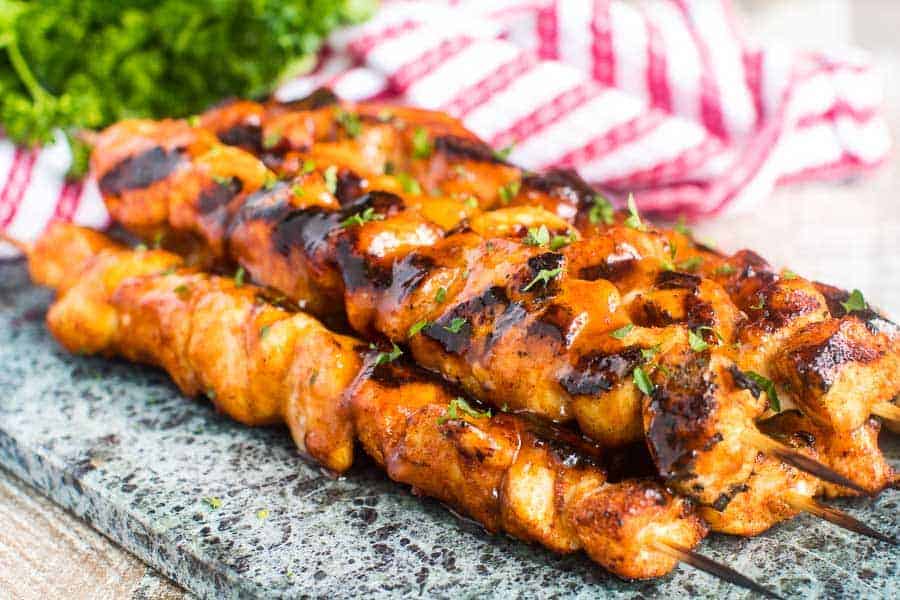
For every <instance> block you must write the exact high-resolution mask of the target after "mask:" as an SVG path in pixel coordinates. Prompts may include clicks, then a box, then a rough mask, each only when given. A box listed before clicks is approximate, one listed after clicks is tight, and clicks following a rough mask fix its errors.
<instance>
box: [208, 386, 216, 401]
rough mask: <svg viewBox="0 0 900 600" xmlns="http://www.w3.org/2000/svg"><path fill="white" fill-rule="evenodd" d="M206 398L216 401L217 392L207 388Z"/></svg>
mask: <svg viewBox="0 0 900 600" xmlns="http://www.w3.org/2000/svg"><path fill="white" fill-rule="evenodd" d="M206 397H207V398H209V399H210V400H215V399H216V390H214V389H212V388H207V389H206Z"/></svg>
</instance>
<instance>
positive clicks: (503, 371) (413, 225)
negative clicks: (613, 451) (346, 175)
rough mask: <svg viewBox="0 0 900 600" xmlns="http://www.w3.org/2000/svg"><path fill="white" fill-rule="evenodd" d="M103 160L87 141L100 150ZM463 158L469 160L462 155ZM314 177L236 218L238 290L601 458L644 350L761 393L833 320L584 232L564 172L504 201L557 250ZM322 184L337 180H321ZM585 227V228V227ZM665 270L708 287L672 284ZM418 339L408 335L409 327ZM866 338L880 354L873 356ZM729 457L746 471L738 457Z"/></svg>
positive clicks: (492, 222)
mask: <svg viewBox="0 0 900 600" xmlns="http://www.w3.org/2000/svg"><path fill="white" fill-rule="evenodd" d="M320 113H321V111H320ZM320 113H317V118H319V119H321V118H322V117H321V114H320ZM314 130H315V129H314ZM329 135H331V134H329ZM311 139H312V141H310V143H311V144H313V147H315V143H314V141H315V140H314V139H313V138H311ZM103 148H104V145H103V144H102V143H101V145H100V147H99V148H98V152H101V153H102V152H103V151H104V150H103ZM435 148H437V144H435ZM438 154H439V153H438V152H437V151H434V152H433V154H432V158H431V159H430V161H431V162H434V161H436V160H438V159H437V158H434V157H435V156H436V155H438ZM416 160H419V159H416ZM467 160H470V162H471V156H470V157H469V158H467ZM456 166H459V165H456ZM316 177H321V176H320V175H318V173H317V172H316V171H315V170H314V171H313V172H312V173H307V174H303V175H301V177H300V179H297V180H295V182H294V183H293V184H278V185H276V187H275V188H273V189H271V190H268V191H265V192H260V193H259V194H255V195H253V196H252V197H250V198H248V199H246V201H245V202H244V203H242V204H241V203H235V206H236V208H235V209H234V211H233V212H234V213H235V218H234V219H233V220H232V221H231V223H230V225H229V227H228V228H227V230H228V235H227V236H226V243H225V244H223V245H224V246H226V247H227V248H228V249H229V252H230V253H231V256H232V258H233V259H234V260H235V261H236V262H239V263H241V264H242V265H243V266H245V267H246V268H247V269H248V271H249V272H250V273H251V274H252V275H253V277H254V279H256V280H257V281H260V282H261V283H265V284H268V285H271V286H273V287H275V288H277V289H279V290H281V291H282V292H284V293H286V294H288V295H289V296H291V297H293V298H294V299H297V300H300V301H302V302H305V306H307V307H308V308H310V309H311V310H317V309H321V308H322V307H327V308H326V309H325V310H328V309H331V310H335V309H336V308H337V307H339V306H340V305H341V299H342V298H341V297H342V296H343V299H344V303H343V304H344V305H345V307H346V309H347V313H348V316H349V319H350V322H351V324H353V325H354V327H355V328H356V329H357V330H358V331H361V332H364V333H366V334H372V333H374V332H381V333H384V334H386V335H388V337H390V338H391V339H393V340H394V341H397V342H404V341H408V342H409V343H410V344H411V347H412V350H413V355H414V356H415V358H416V360H418V361H419V362H420V363H422V364H423V365H425V366H427V367H429V368H432V369H435V370H439V371H440V372H441V373H443V374H444V375H445V376H447V377H450V378H452V379H455V380H457V381H459V382H460V383H462V384H463V385H464V387H466V389H467V390H469V391H470V392H471V393H473V394H475V395H478V396H479V397H484V398H486V399H487V400H488V401H491V402H492V403H494V404H495V405H499V406H502V404H500V403H501V402H502V403H503V404H507V405H508V406H509V407H511V408H513V409H515V410H528V411H533V412H537V413H539V414H542V415H544V416H547V417H549V418H553V419H557V420H568V419H572V418H575V419H576V420H577V421H578V423H579V425H580V426H581V427H582V429H583V430H584V431H585V432H586V433H588V434H589V435H590V436H592V437H594V438H595V439H597V440H598V441H600V442H602V443H604V444H607V445H616V444H623V443H627V442H631V441H634V440H636V439H640V437H641V435H642V432H643V431H644V429H643V428H642V426H641V425H642V423H641V414H642V411H643V412H646V411H647V410H650V409H652V407H653V403H652V402H650V400H648V399H642V396H641V395H640V394H639V393H638V391H637V389H636V388H635V386H634V385H633V383H632V381H631V378H630V377H629V375H630V374H631V373H632V371H633V369H634V368H635V367H637V366H639V365H641V364H642V363H646V362H649V363H650V364H649V365H647V368H648V369H652V368H654V367H653V363H652V356H654V355H656V354H657V353H659V352H660V350H666V351H667V350H669V349H671V348H673V347H678V348H680V350H681V354H680V355H681V356H689V355H690V354H689V353H688V352H687V351H686V350H685V349H686V348H687V347H688V342H689V341H690V338H691V336H696V337H701V338H706V340H705V341H703V342H702V343H704V344H707V345H710V344H712V345H719V346H722V347H721V348H718V349H717V352H718V355H719V356H720V357H721V360H723V361H731V362H733V363H735V365H737V367H738V370H739V371H740V372H741V373H743V372H744V371H754V372H756V373H760V374H762V375H763V376H766V377H771V378H775V379H777V373H778V372H776V371H775V370H774V369H772V365H774V363H775V361H776V359H777V356H778V352H779V350H780V349H781V348H782V347H783V346H784V344H785V343H786V342H787V340H789V339H790V338H792V336H794V335H797V334H798V332H799V331H800V330H801V329H802V328H803V327H805V326H807V325H810V324H812V323H816V322H820V321H825V320H827V319H829V318H831V316H830V315H831V314H834V313H832V310H833V309H832V308H831V307H830V306H829V305H828V302H827V299H826V298H825V297H824V295H823V294H822V293H820V292H819V291H818V288H817V287H816V286H814V285H812V284H810V283H809V282H806V281H805V280H801V279H799V278H794V279H788V278H781V277H779V276H778V275H777V274H775V273H773V272H772V270H771V269H770V268H768V266H767V265H765V263H764V261H761V259H758V257H755V256H754V255H752V253H746V252H744V253H738V254H737V255H735V256H734V257H731V258H725V257H717V256H715V255H713V254H711V253H710V252H707V251H704V250H702V249H698V248H697V247H696V245H694V244H693V243H692V242H690V240H689V239H687V238H686V237H684V236H681V235H680V234H677V233H674V232H662V231H658V230H654V229H650V228H648V227H646V226H645V225H643V224H640V223H638V224H634V223H633V222H632V223H630V225H631V226H630V227H629V226H625V225H623V220H624V219H623V216H621V215H620V216H610V215H608V214H605V213H601V215H600V218H599V219H591V216H592V215H591V211H590V210H588V211H585V208H586V207H588V206H589V204H588V203H589V199H588V198H587V194H589V193H591V192H590V188H589V187H588V186H586V184H583V182H580V180H578V179H577V177H575V176H574V175H572V174H560V173H553V174H548V175H546V176H532V177H528V178H525V179H524V180H523V182H524V184H523V186H522V187H523V188H524V192H522V191H520V192H519V193H518V194H516V195H515V197H514V198H513V199H512V204H519V203H520V202H529V203H532V202H533V203H536V204H538V205H541V206H548V207H551V208H552V207H554V206H555V207H556V208H555V212H556V214H557V215H559V214H561V213H564V212H565V211H563V210H561V209H560V208H559V207H562V206H568V207H569V209H568V213H567V214H568V216H569V217H570V219H571V220H572V221H573V222H575V223H576V224H580V228H581V231H582V232H584V233H586V234H587V235H588V238H587V239H586V240H585V241H583V242H575V243H572V244H570V245H569V246H567V247H565V248H562V249H561V250H559V251H557V252H553V251H548V249H546V248H540V247H536V246H529V245H527V244H525V245H523V244H521V243H517V242H514V241H510V240H498V239H492V236H495V235H507V236H510V237H513V238H515V237H516V236H522V235H523V234H524V233H525V231H526V230H527V226H525V225H523V224H522V222H525V223H526V224H527V225H531V226H536V225H537V224H538V223H543V224H545V225H547V226H548V227H550V228H554V229H553V233H560V234H566V233H567V232H566V230H565V229H564V228H565V227H566V223H565V222H564V221H561V220H560V219H559V217H558V216H553V215H550V214H549V213H548V212H546V211H537V210H536V209H535V208H534V207H531V206H528V207H525V206H516V207H514V208H508V209H502V210H499V211H495V212H489V213H481V214H478V213H474V214H471V215H469V216H470V219H469V227H468V230H465V229H464V230H461V231H460V232H459V233H455V234H452V235H446V231H447V229H449V228H451V227H452V226H453V225H454V224H456V223H458V222H460V220H461V219H462V218H463V217H464V216H467V215H466V213H465V212H464V211H463V210H461V206H462V204H463V203H461V202H459V201H455V202H453V201H450V200H447V199H432V198H423V197H416V196H415V194H412V195H409V194H407V196H406V197H401V196H398V195H395V194H391V193H386V192H374V191H373V192H369V193H367V194H365V195H363V196H358V197H354V196H353V194H355V193H359V191H360V190H361V189H362V188H361V187H360V185H361V184H360V180H359V179H358V178H356V179H352V178H351V180H352V185H348V187H347V190H348V191H347V192H346V194H347V195H344V194H343V193H342V192H343V188H342V187H341V186H340V184H339V182H340V181H342V179H338V180H337V182H333V183H334V185H333V186H332V187H333V188H334V191H335V192H336V196H337V200H338V201H337V202H331V199H329V202H326V203H321V202H318V200H317V199H318V198H320V197H321V196H322V194H321V193H318V192H316V190H317V188H316V184H317V183H318V182H321V181H323V179H315V178H316ZM332 177H333V178H335V177H337V175H336V172H335V171H333V172H332ZM383 179H384V178H383ZM307 188H309V189H310V190H312V193H308V191H307ZM298 189H299V190H300V192H301V193H299V194H298V193H297V190H298ZM307 195H310V196H312V198H313V200H312V201H310V200H307V199H306V196H307ZM540 198H543V199H544V200H541V199H540ZM547 199H552V200H553V202H555V203H556V204H555V205H554V204H553V203H552V202H550V201H548V200H547ZM573 199H574V200H573ZM448 202H450V204H448ZM338 203H340V204H342V205H343V207H342V209H341V210H337V208H336V205H337V204H338ZM595 206H596V205H595ZM114 215H115V213H114ZM594 220H595V221H597V223H591V221H594ZM517 221H518V222H517ZM126 225H127V223H126ZM560 227H562V229H560ZM548 233H549V232H548ZM478 234H480V235H478ZM442 236H443V237H442ZM545 243H546V242H545ZM673 249H674V251H673ZM682 257H684V258H683V259H682ZM676 259H678V261H677V262H675V263H674V264H673V261H675V260H676ZM697 261H700V262H699V264H698V262H697ZM675 267H681V268H683V269H695V270H698V271H699V272H701V273H703V274H704V275H706V276H707V277H706V278H704V277H699V276H698V275H695V274H691V273H684V272H678V271H673V270H671V269H673V268H675ZM551 275H552V276H551ZM542 278H543V279H542ZM439 300H440V301H439ZM748 315H749V316H748ZM853 318H858V315H853ZM423 323H427V325H426V326H424V328H420V327H418V326H417V325H418V324H423ZM454 323H456V325H454ZM629 327H630V328H631V329H628V328H629ZM416 329H421V333H420V334H419V335H416V336H411V335H409V332H410V331H415V330H416ZM626 330H627V331H626ZM617 332H621V334H620V333H617ZM869 334H870V338H869V339H868V340H866V343H867V344H868V346H870V347H876V348H877V352H879V353H880V354H881V355H884V356H886V357H887V358H886V359H885V360H883V361H881V362H880V363H879V364H882V363H883V364H888V363H890V361H891V360H892V359H891V358H890V357H891V356H893V357H894V359H895V358H896V355H897V340H896V339H895V338H894V337H891V336H890V335H889V334H887V333H883V332H877V331H870V332H869ZM877 336H883V338H882V339H880V340H874V339H873V338H874V337H877ZM732 344H737V347H736V349H735V348H734V347H732ZM694 345H696V343H695V344H694ZM525 374H528V375H527V376H526V375H525ZM782 380H783V378H782ZM898 385H900V383H897V382H891V381H884V382H883V383H881V384H879V385H878V386H876V387H877V389H871V388H870V389H859V390H858V391H859V392H860V393H859V394H858V395H855V396H853V397H846V396H845V397H843V398H842V401H843V402H844V403H846V402H850V401H855V402H857V403H858V404H860V405H862V406H871V405H872V404H873V403H874V402H876V401H878V400H879V399H880V398H883V397H885V396H886V395H887V397H890V394H891V392H892V391H895V389H896V388H897V386H898ZM783 393H784V394H785V395H786V396H789V395H790V394H793V393H795V392H793V390H792V392H791V393H787V392H785V391H783ZM797 393H801V394H802V391H798V392H797ZM751 395H752V394H751ZM756 396H759V390H756ZM729 397H732V398H742V397H744V398H746V397H748V394H746V393H744V394H743V395H742V394H740V393H738V394H732V395H730V396H729ZM851 398H852V399H851ZM642 403H643V404H646V405H647V408H642ZM709 406H710V409H709V410H710V411H712V412H716V411H721V410H723V409H721V408H718V407H719V406H720V405H719V404H710V405H709ZM748 406H751V407H752V408H751V409H750V410H749V411H745V410H743V409H739V410H735V411H733V415H732V416H736V415H741V416H742V417H743V418H744V419H745V421H743V424H741V425H740V426H739V425H738V424H737V422H735V423H733V424H732V425H731V426H730V427H731V431H732V434H733V435H731V436H730V437H731V438H733V439H732V443H734V444H736V443H737V440H738V439H739V435H738V432H739V430H740V428H741V427H743V428H747V427H752V419H753V418H756V417H758V416H761V414H762V413H763V411H764V410H765V406H764V405H759V404H758V403H753V402H749V403H748ZM868 412H870V411H869V410H868V409H866V408H863V409H858V410H856V411H855V413H856V414H859V413H864V414H866V415H867V414H868ZM648 418H649V421H647V422H645V423H644V425H645V426H651V425H652V422H651V421H652V420H653V419H663V420H665V419H666V418H667V417H666V413H665V411H662V412H659V411H658V410H656V409H653V410H652V411H651V412H650V415H649V417H648ZM727 420H728V419H725V420H723V419H722V418H721V417H720V416H719V415H718V414H709V415H707V416H706V417H704V419H702V420H697V421H695V422H694V423H693V427H692V428H691V429H684V430H683V433H684V435H686V436H688V435H692V436H693V437H692V438H690V439H689V440H687V441H683V442H679V444H680V445H683V446H684V447H687V448H691V450H690V451H691V452H706V451H707V450H697V449H698V448H699V449H705V448H713V447H715V446H719V445H720V444H721V447H720V448H717V449H716V451H715V452H714V453H713V454H715V455H718V454H719V453H720V450H722V449H723V448H726V447H727V446H728V445H729V444H728V443H724V444H723V443H722V440H723V439H725V438H726V437H729V436H725V435H724V433H723V432H722V431H718V430H716V429H710V428H709V424H710V423H718V424H720V425H721V426H722V427H725V425H724V423H725V421H727ZM650 442H651V444H655V443H656V442H654V441H653V440H650ZM669 445H670V444H668V443H666V444H662V445H661V446H660V447H659V448H657V449H656V450H657V451H656V452H655V453H654V455H655V456H657V457H663V456H665V455H667V454H670V453H671V451H670V449H669V448H667V446H669ZM735 451H736V452H737V450H735ZM730 454H733V453H730ZM737 454H738V455H739V456H743V457H744V458H745V459H746V458H747V457H749V456H750V454H749V450H746V451H743V452H737ZM734 458H735V457H734V456H732V457H731V459H730V460H733V459H734ZM710 460H711V464H718V463H719V460H718V459H715V460H713V459H710ZM702 463H703V461H698V460H694V459H692V460H690V461H674V462H672V464H673V465H684V466H691V465H699V464H702ZM661 470H662V471H668V469H667V468H662V467H661ZM748 472H749V470H748V466H747V465H746V464H745V465H743V466H742V467H741V468H739V469H735V470H734V477H736V478H737V479H738V480H739V479H740V477H741V476H744V475H746V474H747V473H748ZM710 473H717V474H719V475H722V474H723V473H725V471H723V470H722V469H719V468H716V469H712V470H711V471H710ZM671 477H672V478H673V481H687V480H692V484H691V485H692V487H691V488H690V489H687V488H685V490H686V493H691V494H694V495H696V496H697V497H698V498H699V499H701V500H702V501H704V502H709V503H712V502H715V501H716V500H717V499H718V498H720V497H721V496H722V495H723V494H727V493H728V490H729V489H730V488H731V487H732V486H733V485H735V481H733V480H731V479H730V478H725V479H724V480H722V481H721V482H720V483H721V485H717V486H713V487H710V488H704V489H702V490H698V489H697V485H698V481H699V480H701V479H705V477H703V476H701V475H700V474H698V473H695V472H693V471H690V472H688V473H683V472H680V471H679V472H673V473H672V474H671Z"/></svg>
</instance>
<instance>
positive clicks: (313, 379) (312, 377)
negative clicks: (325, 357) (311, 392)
mask: <svg viewBox="0 0 900 600" xmlns="http://www.w3.org/2000/svg"><path fill="white" fill-rule="evenodd" d="M318 378H319V370H318V369H316V370H315V371H313V372H312V375H310V376H309V387H312V386H314V385H316V380H317V379H318Z"/></svg>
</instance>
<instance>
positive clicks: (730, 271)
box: [715, 263, 737, 276]
mask: <svg viewBox="0 0 900 600" xmlns="http://www.w3.org/2000/svg"><path fill="white" fill-rule="evenodd" d="M736 271H737V269H735V268H734V267H733V266H731V265H729V264H728V263H724V264H721V265H719V266H718V267H716V271H715V273H716V275H723V276H728V275H734V273H735V272H736Z"/></svg>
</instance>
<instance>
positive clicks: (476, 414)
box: [437, 396, 491, 425]
mask: <svg viewBox="0 0 900 600" xmlns="http://www.w3.org/2000/svg"><path fill="white" fill-rule="evenodd" d="M460 413H465V414H467V415H469V416H470V417H472V418H473V419H490V418H491V411H490V409H488V410H486V411H484V412H482V411H480V410H476V409H474V408H472V405H471V404H469V403H468V402H466V399H465V398H463V397H461V396H457V397H456V398H454V399H453V400H451V401H450V405H449V406H447V412H446V413H444V416H443V417H441V418H439V419H438V421H437V422H438V425H443V424H444V423H446V422H447V421H451V420H457V419H459V418H460Z"/></svg>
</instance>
